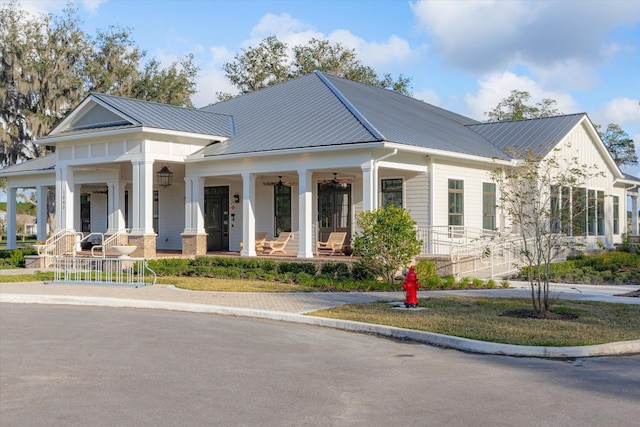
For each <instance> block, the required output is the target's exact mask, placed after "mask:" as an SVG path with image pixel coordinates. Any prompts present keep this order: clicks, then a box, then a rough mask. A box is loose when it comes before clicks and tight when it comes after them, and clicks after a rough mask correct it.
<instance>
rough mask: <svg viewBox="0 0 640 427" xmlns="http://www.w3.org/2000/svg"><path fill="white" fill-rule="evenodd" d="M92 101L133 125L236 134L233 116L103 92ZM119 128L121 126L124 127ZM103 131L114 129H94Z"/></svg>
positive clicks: (93, 97)
mask: <svg viewBox="0 0 640 427" xmlns="http://www.w3.org/2000/svg"><path fill="white" fill-rule="evenodd" d="M89 99H94V100H97V101H98V103H101V104H104V105H106V106H107V107H108V108H110V109H112V110H113V111H115V112H118V113H120V114H121V115H122V116H123V118H124V119H125V120H127V121H129V122H130V123H131V124H132V125H138V126H144V127H149V128H155V129H166V130H173V131H180V132H188V133H196V134H203V135H213V136H224V137H229V136H231V135H232V129H233V119H232V118H231V117H229V116H225V115H221V114H215V113H210V112H208V111H204V110H199V109H195V108H185V107H178V106H175V105H168V104H160V103H157V102H149V101H142V100H139V99H131V98H124V97H121V96H114V95H105V94H102V93H91V94H90V95H89ZM119 125H120V126H119V127H121V125H122V124H119ZM100 129H103V130H108V129H109V130H110V129H112V127H104V128H99V129H96V128H94V131H95V130H100ZM74 132H77V130H73V129H70V130H68V131H63V132H61V133H58V134H56V135H50V136H52V137H53V136H60V135H65V134H67V133H74Z"/></svg>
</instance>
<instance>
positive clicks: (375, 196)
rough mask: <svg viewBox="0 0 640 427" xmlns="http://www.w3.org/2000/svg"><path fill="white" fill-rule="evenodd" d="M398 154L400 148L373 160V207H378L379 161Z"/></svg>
mask: <svg viewBox="0 0 640 427" xmlns="http://www.w3.org/2000/svg"><path fill="white" fill-rule="evenodd" d="M396 154H398V149H397V148H394V149H393V151H392V152H390V153H387V154H385V155H384V156H382V157H379V158H377V159H375V160H374V161H373V208H374V210H375V209H378V162H380V161H382V160H384V159H388V158H389V157H393V156H395V155H396Z"/></svg>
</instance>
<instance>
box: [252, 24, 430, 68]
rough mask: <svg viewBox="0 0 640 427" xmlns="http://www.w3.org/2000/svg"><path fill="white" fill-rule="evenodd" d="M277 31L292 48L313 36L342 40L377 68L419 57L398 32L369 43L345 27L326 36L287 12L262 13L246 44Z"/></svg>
mask: <svg viewBox="0 0 640 427" xmlns="http://www.w3.org/2000/svg"><path fill="white" fill-rule="evenodd" d="M274 34H275V35H276V37H278V39H279V40H280V41H282V42H285V43H287V45H288V46H289V47H293V46H296V45H301V44H306V43H307V42H308V41H309V40H311V39H312V38H316V39H327V40H329V41H331V42H332V43H340V44H342V45H344V46H345V47H347V48H349V49H354V50H355V51H356V53H357V54H358V58H359V59H360V60H361V61H362V63H363V64H365V65H369V66H371V67H374V68H375V67H376V66H379V65H386V64H395V63H398V62H406V61H408V60H410V59H414V58H416V57H417V56H418V50H413V49H411V47H410V46H409V43H408V42H407V41H406V40H404V39H402V38H401V37H398V36H397V35H391V36H389V38H388V39H387V40H386V41H384V42H377V41H371V42H368V41H366V40H364V39H363V38H361V37H358V36H357V35H355V34H353V33H351V32H350V31H349V30H345V29H337V30H335V31H332V32H331V33H330V34H329V35H326V34H324V33H322V32H320V31H317V30H316V29H315V28H314V27H313V26H312V25H310V24H307V23H305V22H303V21H300V20H298V19H295V18H294V17H292V16H291V15H289V14H287V13H283V14H280V15H274V14H267V15H265V16H263V17H262V18H261V19H260V21H259V22H258V24H257V25H256V26H255V27H253V29H252V30H251V39H249V40H247V41H246V42H245V43H243V44H244V45H245V46H255V45H256V44H257V43H259V42H260V41H262V40H263V39H264V38H266V37H268V36H270V35H274Z"/></svg>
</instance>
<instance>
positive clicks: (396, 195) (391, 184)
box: [382, 179, 402, 208]
mask: <svg viewBox="0 0 640 427" xmlns="http://www.w3.org/2000/svg"><path fill="white" fill-rule="evenodd" d="M389 206H396V207H399V208H401V207H402V179H383V180H382V207H383V208H386V207H389Z"/></svg>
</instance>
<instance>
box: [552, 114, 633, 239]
mask: <svg viewBox="0 0 640 427" xmlns="http://www.w3.org/2000/svg"><path fill="white" fill-rule="evenodd" d="M556 148H557V150H556V151H553V152H551V153H550V154H549V156H552V155H556V156H557V157H559V158H560V159H566V160H567V161H570V160H571V159H572V158H573V157H575V158H576V159H577V161H578V164H580V165H587V168H588V169H589V172H591V173H594V171H597V172H601V173H602V174H601V176H595V177H592V178H590V179H589V180H587V181H586V182H585V183H584V184H582V185H580V187H585V188H587V189H588V190H595V191H603V192H604V194H605V198H604V207H605V215H604V218H605V235H604V236H587V237H580V238H579V239H580V240H581V241H582V242H583V243H584V244H585V245H586V247H585V249H597V248H598V246H597V243H598V242H600V243H602V244H604V245H606V246H607V247H612V246H613V244H614V243H617V242H619V239H620V237H619V236H618V238H617V239H614V236H613V197H611V196H613V195H618V196H619V197H620V211H621V212H620V215H621V216H622V213H623V212H626V200H625V197H624V196H623V194H624V193H622V194H620V193H614V187H613V181H614V170H612V169H611V167H610V165H609V164H608V163H607V161H606V159H607V157H608V156H609V154H608V153H607V152H606V149H605V148H604V147H603V146H602V145H601V144H600V142H599V141H597V140H595V139H594V138H593V137H592V136H591V134H590V132H589V131H588V128H587V124H586V122H582V123H581V124H579V125H577V126H576V127H575V128H574V129H572V130H571V131H570V132H569V134H568V135H567V136H566V137H565V138H564V139H563V141H561V142H560V143H559V144H558V145H557V147H556ZM624 227H626V217H625V220H624V221H622V222H620V228H621V232H622V230H623V229H624ZM616 240H617V242H616Z"/></svg>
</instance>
